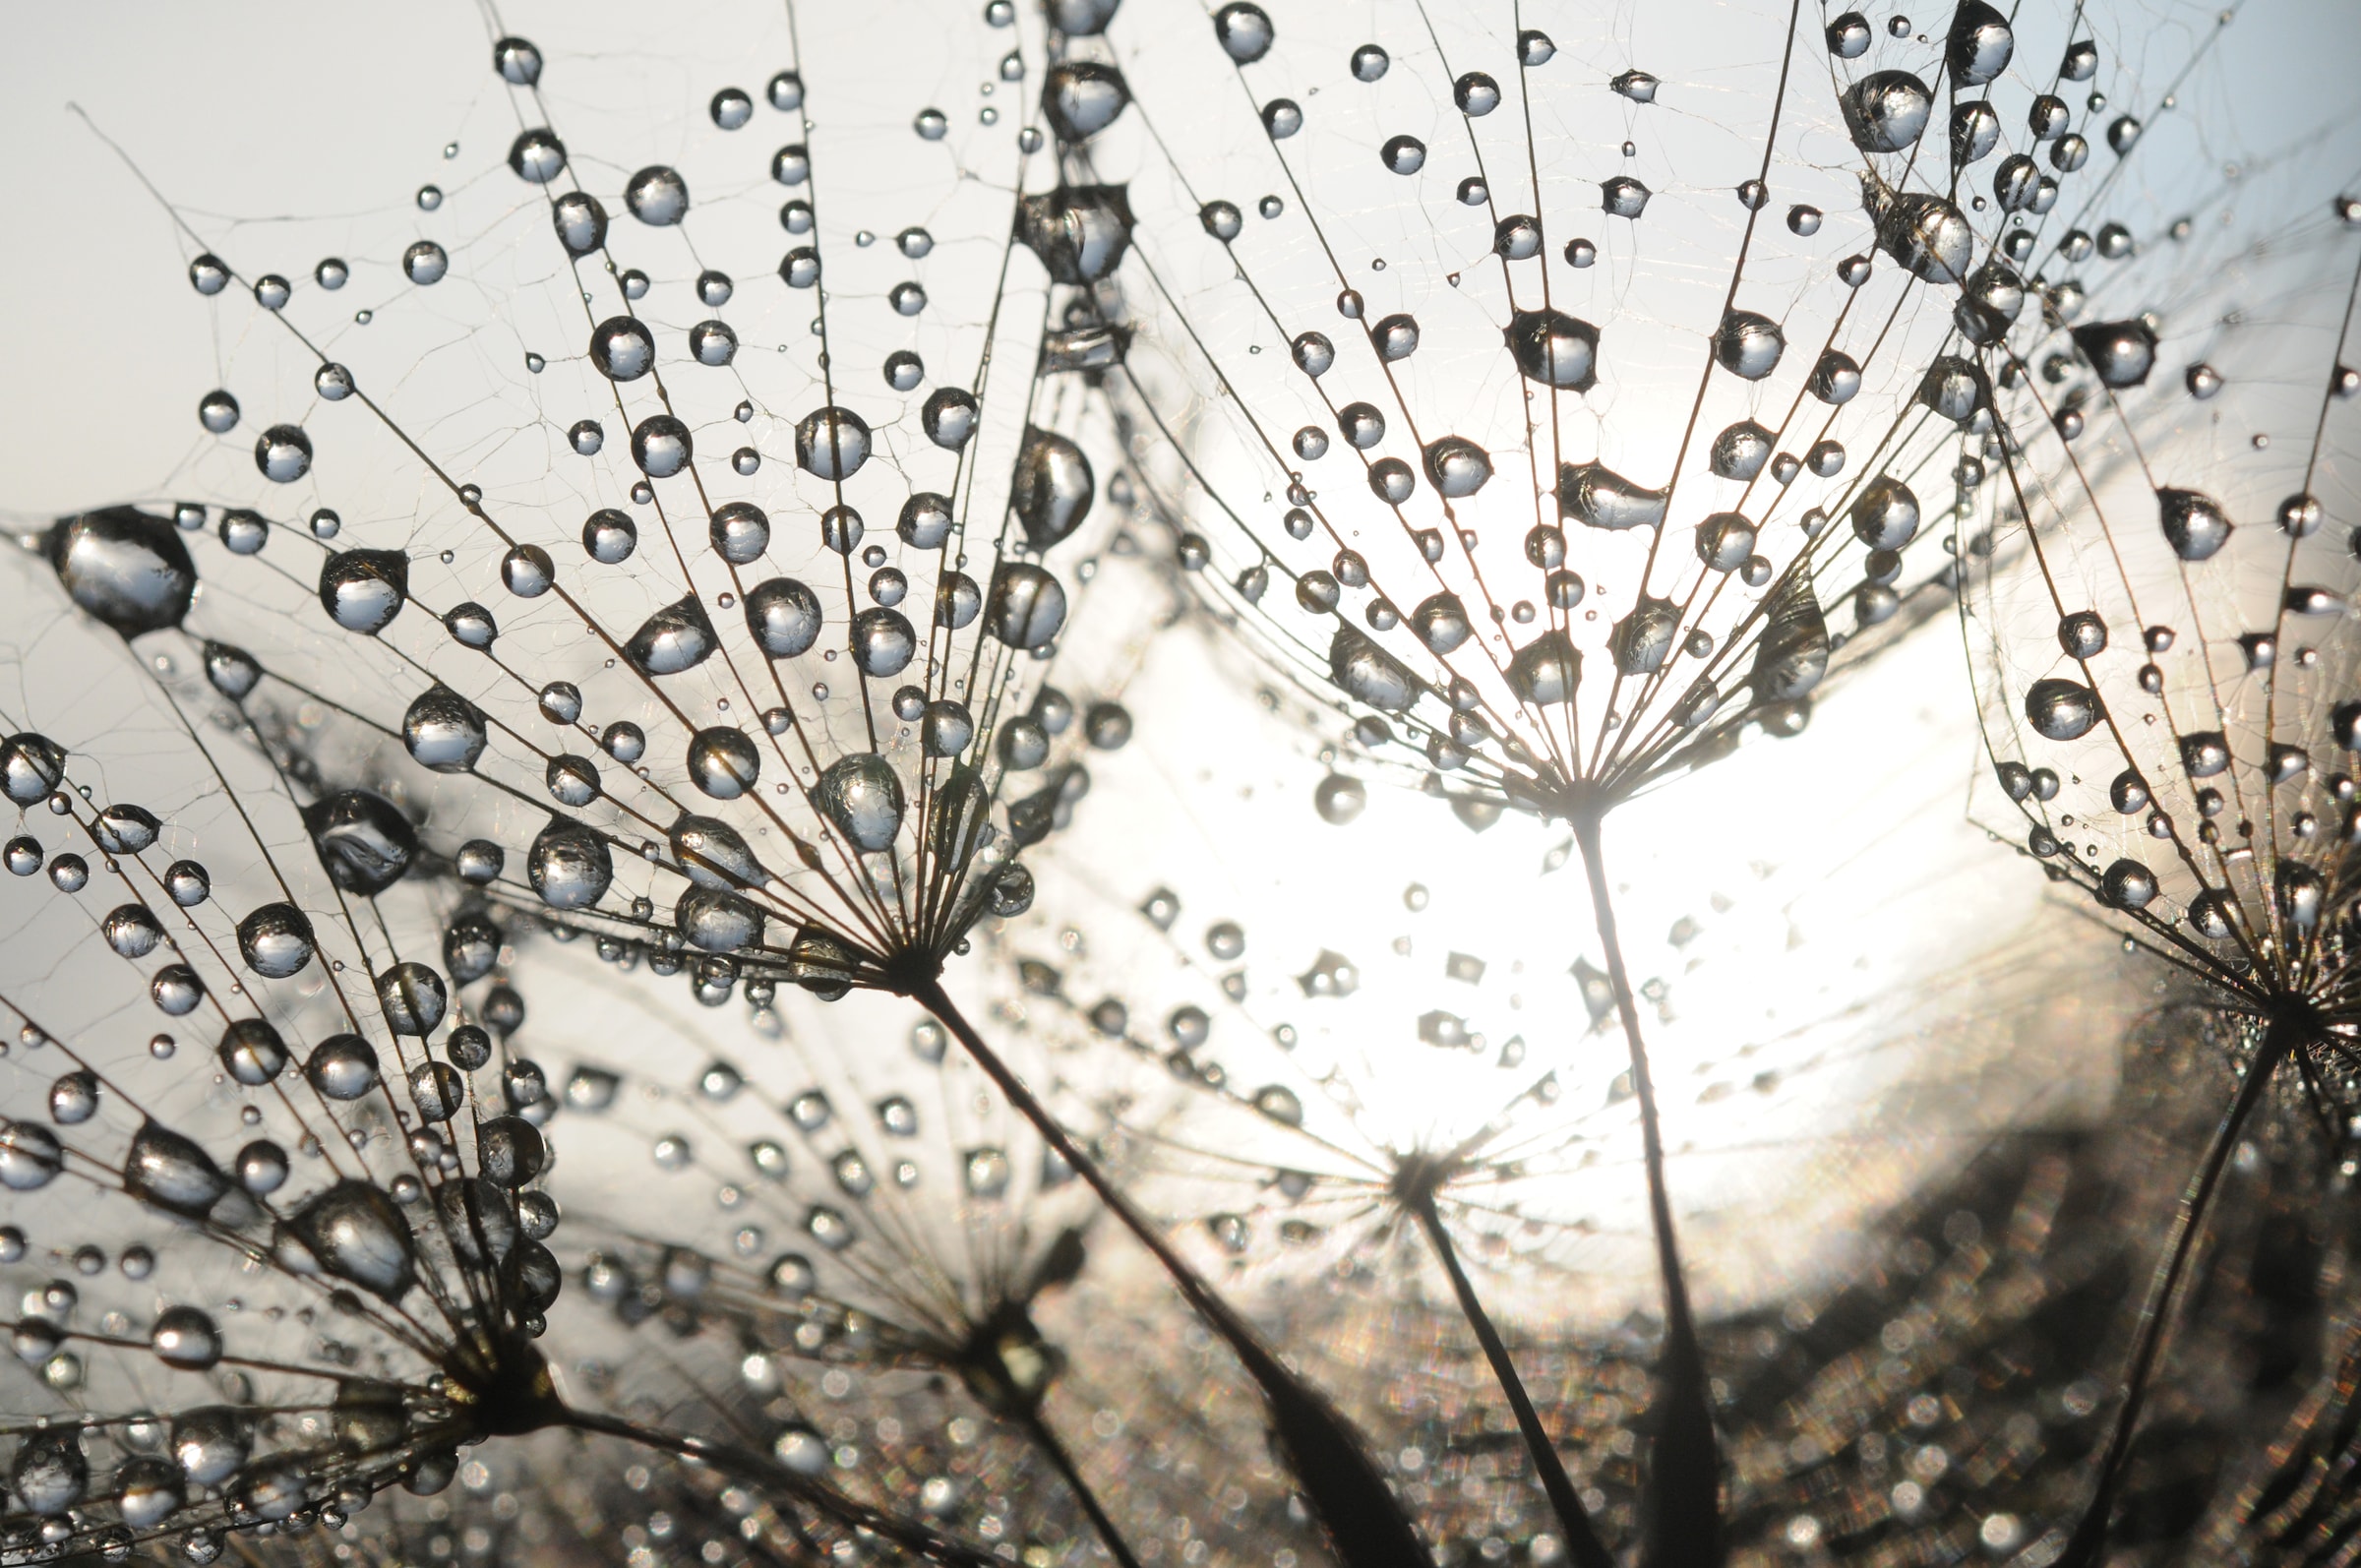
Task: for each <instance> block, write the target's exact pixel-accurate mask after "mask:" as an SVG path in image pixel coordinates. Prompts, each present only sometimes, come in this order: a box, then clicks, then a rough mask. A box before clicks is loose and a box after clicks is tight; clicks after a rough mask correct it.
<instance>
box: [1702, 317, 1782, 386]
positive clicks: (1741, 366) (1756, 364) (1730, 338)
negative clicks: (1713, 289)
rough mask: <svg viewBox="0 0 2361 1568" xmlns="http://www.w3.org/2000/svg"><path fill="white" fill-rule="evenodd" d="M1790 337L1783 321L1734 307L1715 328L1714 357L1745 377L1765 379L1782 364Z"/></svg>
mask: <svg viewBox="0 0 2361 1568" xmlns="http://www.w3.org/2000/svg"><path fill="white" fill-rule="evenodd" d="M1786 350H1787V339H1786V334H1785V333H1783V332H1781V331H1780V330H1779V323H1777V322H1775V321H1773V320H1772V319H1771V318H1770V317H1768V316H1762V315H1758V314H1756V313H1755V312H1753V311H1750V310H1736V309H1731V310H1728V311H1725V313H1724V314H1723V317H1722V325H1721V326H1720V327H1719V328H1717V329H1715V331H1714V358H1715V360H1716V361H1717V362H1718V363H1719V364H1720V365H1721V366H1722V368H1723V369H1724V370H1726V371H1728V372H1729V373H1730V374H1731V375H1733V376H1736V377H1738V378H1739V379H1740V380H1743V381H1761V380H1762V379H1763V378H1764V377H1765V376H1768V375H1770V374H1771V373H1772V372H1773V371H1774V370H1777V369H1778V368H1779V357H1780V355H1782V354H1784V353H1786Z"/></svg>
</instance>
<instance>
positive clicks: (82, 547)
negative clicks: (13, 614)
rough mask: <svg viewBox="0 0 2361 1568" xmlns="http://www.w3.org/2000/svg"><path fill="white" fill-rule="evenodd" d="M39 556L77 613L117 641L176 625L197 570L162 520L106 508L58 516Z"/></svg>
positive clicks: (186, 605) (186, 610)
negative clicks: (104, 628)
mask: <svg viewBox="0 0 2361 1568" xmlns="http://www.w3.org/2000/svg"><path fill="white" fill-rule="evenodd" d="M42 553H43V554H44V555H46V556H47V557H48V561H49V565H50V567H51V568H52V569H53V570H54V571H55V572H56V573H57V578H58V581H59V582H60V583H61V584H62V585H63V586H64V588H65V590H66V596H67V597H68V598H70V599H72V600H73V601H74V603H75V605H76V607H77V608H79V609H81V610H82V611H83V612H84V613H85V614H87V615H90V616H92V617H94V618H95V619H97V620H99V621H102V622H104V623H105V624H106V625H107V626H109V627H111V628H113V629H114V630H115V632H116V633H118V634H120V635H122V636H124V637H136V636H138V635H139V634H140V633H143V632H154V631H158V630H160V629H162V628H165V627H176V626H178V625H180V623H181V619H182V617H184V616H186V615H187V614H188V613H189V604H190V602H191V600H192V599H194V598H195V596H196V592H197V566H196V563H195V562H193V561H191V560H190V559H189V548H188V546H187V545H186V544H183V543H182V542H181V538H180V533H179V530H178V529H176V528H175V527H173V525H172V522H171V520H170V519H169V518H165V517H156V516H151V515H150V514H149V513H145V512H142V511H140V510H139V509H138V508H136V507H109V508H107V509H106V510H105V511H103V512H87V513H82V514H81V515H79V516H72V517H63V518H60V519H59V520H58V521H57V522H56V523H55V524H54V525H52V526H51V527H50V529H49V531H48V533H47V534H46V535H45V536H44V538H43V540H42Z"/></svg>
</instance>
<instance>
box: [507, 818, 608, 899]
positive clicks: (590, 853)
mask: <svg viewBox="0 0 2361 1568" xmlns="http://www.w3.org/2000/svg"><path fill="white" fill-rule="evenodd" d="M524 864H525V875H526V877H527V879H529V880H530V881H531V883H532V886H533V891H534V892H535V893H538V894H539V895H540V897H541V902H543V903H544V904H547V905H548V906H549V907H550V908H552V909H587V908H588V907H590V906H591V905H592V904H595V903H597V902H598V900H599V898H600V897H601V896H602V895H603V894H604V893H605V892H606V890H607V884H608V883H610V882H612V881H613V880H614V879H615V861H614V857H613V855H612V853H611V852H610V851H609V849H608V847H607V841H606V838H605V837H604V836H603V835H602V834H600V833H599V832H598V831H597V830H596V829H595V828H592V827H589V826H587V825H585V824H584V823H581V822H577V821H575V820H573V819H572V818H570V817H564V816H553V817H551V818H550V819H549V825H548V826H546V827H544V828H542V829H541V831H540V833H539V834H538V835H537V836H536V837H535V838H534V839H533V844H532V848H531V849H530V850H528V851H527V852H526V853H525V862H524Z"/></svg>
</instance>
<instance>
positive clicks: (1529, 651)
mask: <svg viewBox="0 0 2361 1568" xmlns="http://www.w3.org/2000/svg"><path fill="white" fill-rule="evenodd" d="M1581 685H1582V654H1581V652H1580V650H1578V649H1577V648H1576V647H1575V646H1574V643H1573V641H1572V639H1570V638H1569V637H1568V636H1567V635H1566V633H1563V632H1554V631H1552V632H1544V633H1542V634H1541V635H1540V636H1538V637H1536V638H1534V639H1533V640H1532V641H1531V642H1528V643H1526V644H1525V646H1523V647H1521V648H1519V649H1518V650H1517V651H1516V654H1515V656H1514V657H1512V658H1511V659H1510V660H1509V661H1508V686H1509V690H1510V691H1512V692H1514V693H1516V694H1517V700H1518V701H1520V702H1523V703H1525V704H1526V705H1527V706H1529V707H1542V706H1546V705H1549V704H1552V703H1559V702H1571V701H1573V700H1574V693H1575V691H1576V690H1577V689H1578V688H1579V687H1580V686H1581Z"/></svg>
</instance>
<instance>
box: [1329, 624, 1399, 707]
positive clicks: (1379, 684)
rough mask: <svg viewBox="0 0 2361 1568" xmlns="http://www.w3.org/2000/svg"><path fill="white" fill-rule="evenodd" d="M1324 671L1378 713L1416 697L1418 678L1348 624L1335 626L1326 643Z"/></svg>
mask: <svg viewBox="0 0 2361 1568" xmlns="http://www.w3.org/2000/svg"><path fill="white" fill-rule="evenodd" d="M1328 673H1329V676H1330V678H1331V679H1333V680H1334V681H1335V682H1336V684H1337V685H1338V686H1339V687H1340V688H1342V689H1343V690H1344V692H1345V694H1347V695H1349V696H1351V697H1352V698H1353V699H1354V700H1355V701H1357V702H1361V703H1363V704H1365V705H1367V706H1369V707H1372V708H1375V709H1377V710H1378V711H1379V712H1382V713H1400V712H1402V711H1404V710H1405V709H1407V708H1408V707H1409V706H1410V705H1411V704H1412V703H1413V702H1415V701H1417V700H1418V696H1419V689H1420V688H1419V680H1418V677H1416V676H1414V675H1412V674H1411V673H1410V671H1409V669H1408V668H1407V667H1406V666H1404V665H1403V664H1402V662H1401V661H1400V660H1398V659H1396V658H1395V657H1394V656H1393V655H1392V654H1390V653H1388V652H1386V651H1385V650H1384V649H1383V648H1381V647H1379V646H1378V645H1377V644H1376V643H1374V642H1372V641H1370V640H1369V639H1368V638H1367V637H1365V636H1363V635H1362V633H1359V632H1357V631H1355V630H1354V629H1353V628H1351V627H1349V626H1340V627H1338V628H1337V629H1336V635H1335V637H1334V638H1333V639H1332V640H1331V641H1330V642H1329V644H1328Z"/></svg>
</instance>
